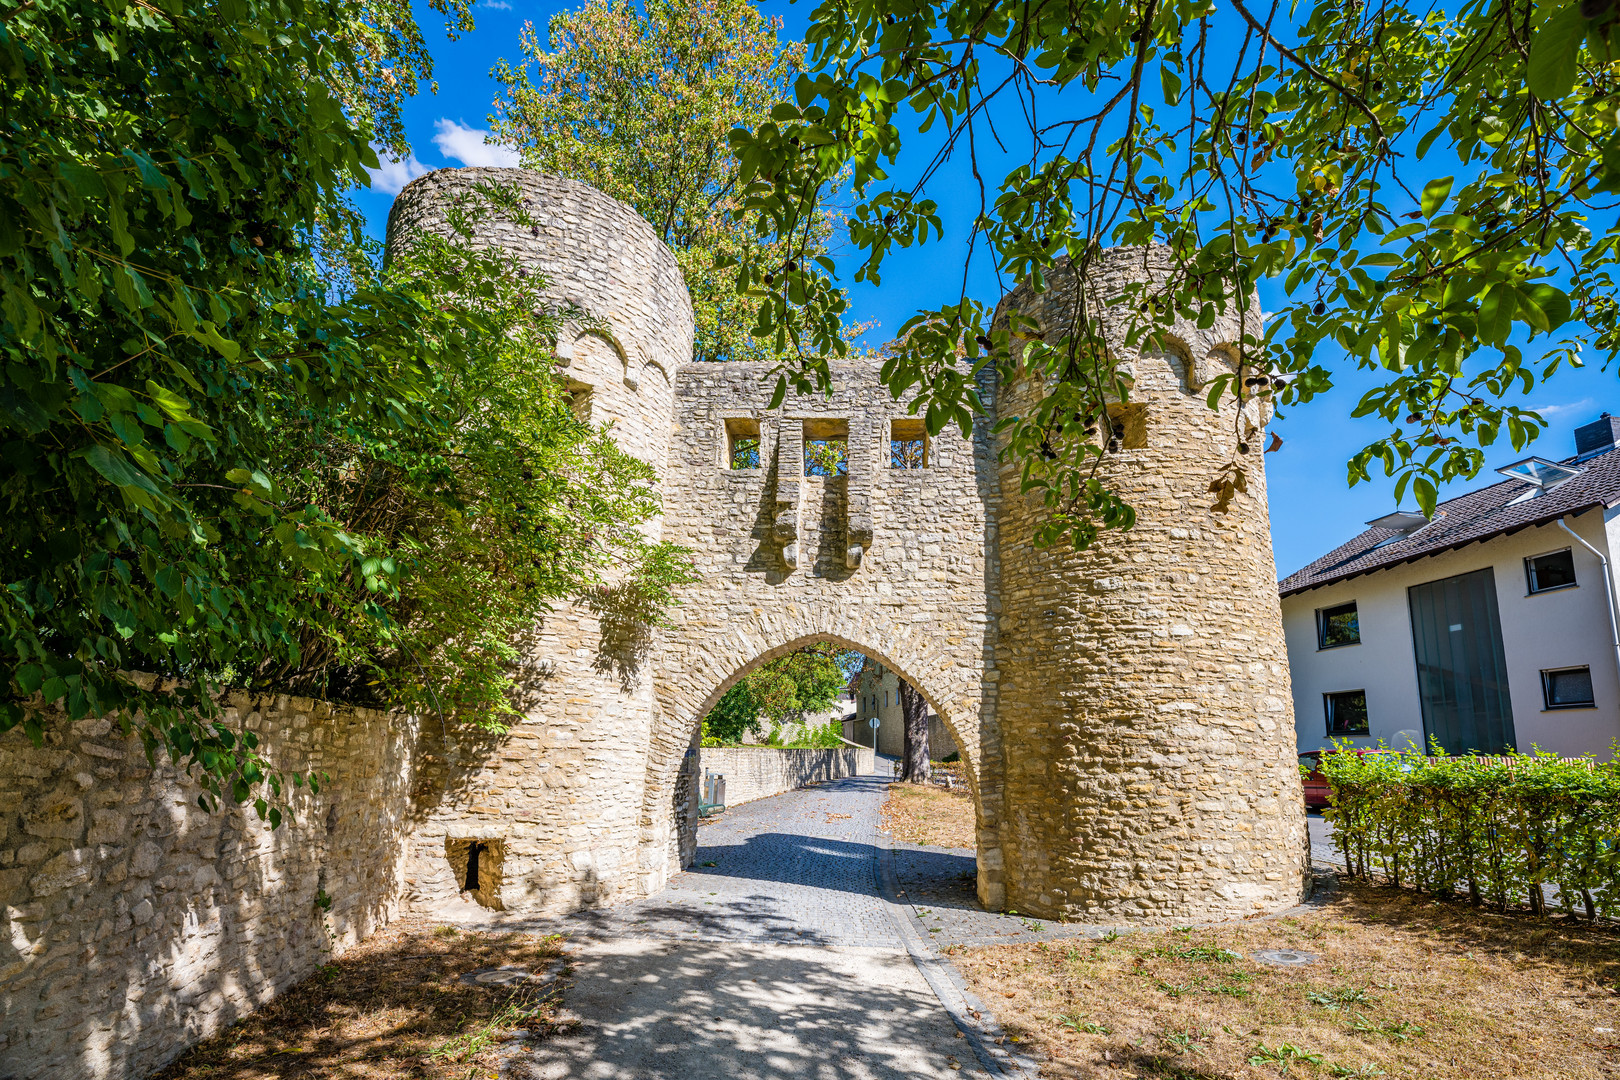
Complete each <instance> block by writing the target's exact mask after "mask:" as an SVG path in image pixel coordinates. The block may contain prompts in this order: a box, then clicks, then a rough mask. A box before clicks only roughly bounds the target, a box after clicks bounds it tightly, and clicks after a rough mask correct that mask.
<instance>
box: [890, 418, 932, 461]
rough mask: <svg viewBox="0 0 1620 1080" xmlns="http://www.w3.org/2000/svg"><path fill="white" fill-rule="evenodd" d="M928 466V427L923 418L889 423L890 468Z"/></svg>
mask: <svg viewBox="0 0 1620 1080" xmlns="http://www.w3.org/2000/svg"><path fill="white" fill-rule="evenodd" d="M927 467H928V429H927V428H926V427H924V426H923V422H922V421H921V420H895V421H892V422H890V424H889V468H891V469H925V468H927Z"/></svg>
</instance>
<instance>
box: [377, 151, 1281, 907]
mask: <svg viewBox="0 0 1620 1080" xmlns="http://www.w3.org/2000/svg"><path fill="white" fill-rule="evenodd" d="M482 180H497V181H500V182H503V183H515V184H517V185H519V186H520V187H521V189H522V190H523V192H524V193H525V196H526V198H527V201H528V205H527V207H526V210H527V212H528V213H529V214H530V215H532V217H533V219H534V220H535V221H537V222H538V223H539V224H538V225H537V226H531V225H518V224H515V223H513V222H510V221H503V220H499V219H492V220H489V221H486V222H485V223H484V224H482V225H481V226H480V227H479V228H480V232H479V238H480V239H481V240H483V241H487V242H489V243H491V244H497V245H500V246H501V247H502V248H504V249H506V250H507V251H509V252H511V253H513V254H515V255H517V256H518V257H519V258H521V259H522V260H523V261H524V262H525V263H527V264H528V265H530V266H532V267H533V268H534V269H535V270H536V271H537V272H538V273H539V274H540V275H542V276H543V277H544V278H545V280H546V282H547V284H546V286H545V288H544V295H543V296H542V297H540V298H539V299H541V300H543V301H544V302H549V303H555V304H559V305H573V306H575V307H577V308H579V309H582V310H583V311H584V312H586V313H587V315H588V317H582V318H581V319H580V320H579V322H578V323H577V324H569V325H568V326H567V327H565V329H564V331H563V333H562V335H561V340H560V341H559V348H558V353H559V356H560V357H561V358H562V359H563V361H564V363H565V364H566V367H565V373H566V377H567V379H568V381H569V385H570V387H571V388H572V389H573V390H574V392H575V394H576V395H577V398H578V400H579V401H580V402H581V407H582V408H588V409H589V410H590V414H591V418H592V419H593V420H595V421H604V420H612V421H613V422H614V424H615V428H614V431H615V434H616V437H617V438H618V439H619V441H620V443H621V444H622V445H624V446H625V447H626V448H627V449H628V450H630V451H631V452H632V453H635V454H637V455H638V456H641V457H643V458H644V459H645V460H647V461H648V462H650V463H651V464H652V465H653V466H654V467H655V469H656V470H657V472H658V474H659V476H660V478H661V484H662V495H663V502H664V508H665V514H664V517H663V519H662V520H661V522H659V523H658V524H657V526H656V528H657V529H659V530H661V533H662V536H663V537H664V538H665V539H669V540H674V541H676V542H678V543H681V544H683V545H685V546H687V547H688V548H690V549H691V550H692V551H693V553H694V557H695V560H696V564H697V570H698V573H699V575H700V580H699V582H698V583H697V584H695V585H693V586H691V587H689V588H687V589H685V590H684V591H683V593H682V597H681V599H682V603H681V605H680V606H679V607H678V608H676V609H675V610H674V611H673V612H672V613H671V618H672V620H673V623H674V627H673V629H670V630H666V631H661V632H659V633H658V634H657V635H656V636H654V637H652V638H650V639H649V638H645V637H643V636H640V635H638V633H637V632H636V631H635V630H634V629H633V628H632V629H628V630H627V629H625V628H622V627H618V626H616V625H614V624H613V622H612V620H611V618H610V619H608V620H606V622H604V620H602V619H599V618H598V617H597V616H596V615H594V614H592V613H591V612H590V611H588V610H586V609H585V608H583V607H571V608H566V609H562V610H559V611H558V612H557V613H556V614H555V615H553V616H552V617H550V618H548V619H547V620H546V622H545V623H544V625H542V626H541V627H539V628H538V629H537V631H536V633H535V634H534V636H533V639H532V641H531V642H530V643H529V650H530V655H531V657H532V664H531V668H530V670H531V671H532V673H533V674H532V691H533V693H532V701H531V703H530V706H529V708H528V710H527V715H526V718H525V721H524V722H523V723H521V724H518V725H516V726H515V727H514V728H513V729H512V731H511V732H510V733H509V735H507V736H504V737H502V738H499V739H490V740H488V741H487V742H485V743H478V742H477V741H476V740H473V741H468V740H456V739H454V738H452V739H451V740H450V741H449V743H448V744H447V745H436V746H430V747H425V748H424V751H425V752H424V753H423V754H422V755H421V756H420V757H419V759H418V760H419V762H420V766H419V773H418V775H419V786H418V790H417V793H416V801H417V805H418V806H419V807H420V808H421V811H422V821H421V824H420V826H419V827H418V828H417V830H416V833H415V836H414V839H413V841H412V849H411V855H410V860H409V870H408V874H407V877H408V880H409V881H410V884H411V887H412V889H413V892H414V897H415V899H417V900H418V901H426V902H432V901H433V900H435V899H436V898H443V897H448V896H450V895H453V894H454V893H455V891H456V890H457V889H458V888H459V887H460V884H461V881H460V877H461V876H463V875H464V871H465V863H466V862H467V860H468V859H469V858H470V857H471V858H478V859H480V860H481V863H480V866H481V867H482V868H483V869H482V870H481V877H480V884H481V887H483V888H484V890H485V891H486V892H490V893H491V895H490V898H489V899H490V902H492V903H498V904H500V905H501V906H504V907H506V908H508V909H519V910H532V911H561V910H567V909H572V908H576V907H580V906H585V905H591V904H600V903H604V902H616V901H620V900H629V899H633V898H636V897H639V896H644V895H648V894H650V893H652V892H655V891H657V890H658V889H659V888H661V887H662V886H663V884H664V883H665V881H666V880H667V879H668V877H669V875H670V874H671V873H673V872H674V871H675V870H677V869H678V868H679V867H680V866H682V865H684V864H685V863H686V862H689V861H690V859H691V853H692V850H693V846H694V842H695V810H696V807H695V798H694V796H695V790H694V784H693V780H694V776H693V761H694V758H693V756H692V753H691V751H692V750H693V748H694V747H695V746H696V744H697V730H698V724H699V721H700V718H701V717H702V716H703V715H704V714H705V713H706V712H707V711H708V710H709V708H710V707H711V706H712V705H713V704H714V703H715V702H716V701H717V700H718V699H719V697H720V695H721V694H723V693H724V692H725V690H726V689H727V688H728V687H729V686H731V685H732V684H733V683H734V682H736V680H737V679H739V678H741V677H742V676H743V675H744V674H746V673H747V671H748V670H749V669H750V668H751V667H753V666H755V665H757V664H759V663H762V662H764V661H765V660H767V659H769V658H770V657H772V656H775V655H779V654H781V653H784V652H787V651H789V650H791V649H794V648H797V647H798V646H800V645H803V644H806V643H808V642H812V641H817V640H831V641H836V642H839V643H842V644H845V645H849V646H852V647H854V648H857V649H860V650H861V651H863V652H865V653H867V654H869V655H871V656H873V657H874V658H876V659H878V660H880V661H882V662H883V663H884V664H885V665H887V666H888V667H890V668H892V669H894V670H896V671H898V672H899V673H900V674H901V675H902V676H903V677H905V678H906V679H907V680H909V681H910V682H912V683H913V684H914V685H916V686H917V687H918V688H919V689H921V690H922V692H923V693H924V694H925V695H926V696H927V698H928V700H929V703H930V704H931V705H932V706H933V707H934V708H935V709H936V710H937V711H938V713H939V715H940V717H941V719H942V720H943V721H944V722H945V723H946V725H948V727H949V728H950V730H951V733H952V736H953V737H954V738H955V740H956V743H957V745H958V746H959V747H960V748H961V750H962V753H963V757H964V758H965V759H966V762H967V773H968V778H969V781H970V783H971V786H972V789H973V794H974V797H975V801H976V805H977V807H978V866H979V871H978V890H979V896H980V898H981V900H983V901H984V903H985V904H986V905H987V906H989V907H992V908H1001V907H1011V908H1015V909H1016V910H1018V911H1020V912H1026V913H1029V914H1032V915H1039V916H1044V917H1067V918H1076V919H1108V920H1116V919H1128V918H1136V919H1144V920H1188V919H1195V918H1219V917H1229V916H1235V915H1246V914H1250V913H1252V912H1256V911H1265V910H1271V909H1275V908H1278V907H1281V906H1284V905H1288V904H1292V903H1295V902H1297V901H1298V900H1299V898H1300V896H1301V894H1302V891H1303V888H1304V885H1305V852H1306V841H1305V835H1304V818H1303V811H1302V805H1303V804H1302V799H1301V793H1300V784H1299V777H1298V773H1297V770H1296V768H1295V757H1294V735H1293V731H1294V728H1293V720H1292V716H1291V715H1290V704H1289V702H1290V695H1289V687H1288V671H1287V665H1286V660H1285V653H1284V650H1283V644H1282V633H1281V624H1280V614H1279V606H1278V600H1277V592H1276V587H1275V576H1274V568H1273V564H1272V558H1271V544H1270V539H1269V534H1268V527H1267V511H1266V503H1265V490H1264V477H1263V474H1262V471H1261V465H1260V458H1259V454H1258V453H1254V454H1250V455H1248V456H1247V457H1244V458H1242V460H1243V461H1244V462H1245V464H1246V465H1247V466H1248V470H1247V491H1246V492H1239V493H1237V494H1236V495H1235V496H1234V497H1233V498H1232V500H1231V506H1230V509H1229V510H1228V511H1227V512H1226V513H1223V514H1215V513H1212V512H1211V510H1210V505H1209V504H1210V498H1211V497H1210V495H1209V494H1208V491H1207V488H1208V485H1209V481H1210V479H1211V477H1213V476H1215V475H1216V474H1217V473H1218V472H1219V471H1220V470H1221V468H1222V467H1223V466H1225V465H1227V464H1228V463H1229V462H1231V461H1233V460H1234V457H1235V451H1236V449H1237V443H1238V442H1239V441H1240V440H1243V439H1245V438H1247V439H1250V440H1252V441H1254V442H1255V443H1256V446H1258V432H1257V430H1256V427H1257V424H1256V422H1255V421H1254V420H1253V419H1245V418H1244V417H1243V416H1241V415H1239V414H1237V413H1236V411H1235V410H1236V406H1234V405H1232V404H1231V403H1230V402H1228V404H1226V405H1223V406H1222V408H1221V410H1220V411H1212V410H1210V409H1208V408H1207V407H1206V406H1205V404H1204V400H1203V399H1204V394H1203V392H1202V389H1201V388H1202V387H1203V384H1204V382H1205V381H1207V379H1208V378H1210V377H1212V369H1223V370H1231V367H1230V365H1229V362H1228V360H1227V359H1226V358H1227V356H1228V355H1229V349H1228V343H1229V342H1230V341H1232V340H1233V339H1235V337H1236V333H1235V331H1234V330H1233V329H1232V327H1230V326H1223V324H1222V323H1220V322H1217V325H1216V328H1215V329H1214V330H1211V331H1200V330H1197V329H1195V328H1193V327H1191V326H1187V327H1184V328H1183V327H1177V330H1178V331H1183V333H1182V336H1180V337H1179V338H1178V339H1176V340H1175V341H1174V342H1173V345H1174V350H1173V351H1172V352H1166V353H1159V354H1142V355H1134V356H1127V354H1126V353H1124V352H1123V351H1120V352H1119V353H1118V355H1119V356H1120V357H1121V358H1122V360H1123V361H1124V362H1125V363H1126V364H1127V365H1128V366H1129V367H1130V369H1131V372H1132V375H1133V377H1134V379H1135V384H1134V386H1135V389H1134V390H1133V393H1132V404H1131V405H1130V406H1129V415H1128V416H1125V417H1122V426H1123V429H1124V430H1123V432H1122V437H1123V440H1124V447H1123V449H1122V450H1121V452H1120V453H1118V454H1116V455H1111V456H1110V458H1109V464H1108V466H1107V469H1108V473H1109V475H1110V477H1111V478H1112V479H1113V480H1114V481H1115V482H1116V483H1118V484H1120V485H1122V487H1123V489H1124V490H1125V491H1126V492H1128V493H1129V496H1130V498H1131V501H1132V503H1133V505H1135V506H1136V508H1137V510H1138V513H1139V524H1138V525H1137V527H1136V528H1135V529H1134V530H1132V531H1131V532H1129V533H1124V534H1109V535H1107V536H1105V537H1104V538H1103V539H1102V540H1101V541H1100V542H1099V543H1098V544H1097V545H1095V546H1094V547H1093V548H1092V549H1091V550H1089V551H1086V552H1081V553H1076V552H1073V551H1057V550H1051V549H1037V548H1035V547H1034V546H1033V545H1032V543H1031V541H1030V535H1031V530H1032V524H1033V522H1034V520H1035V515H1036V512H1037V509H1036V507H1034V506H1033V505H1031V504H1030V502H1029V501H1028V500H1027V499H1025V498H1024V497H1022V496H1020V495H1019V493H1018V483H1017V476H1016V473H1015V472H1013V471H1011V470H1010V468H1009V467H1008V466H1006V465H1003V464H1001V463H1000V462H999V461H998V458H997V452H996V451H997V447H996V438H995V436H994V435H993V434H992V433H991V427H992V421H990V420H980V421H979V422H977V423H976V424H975V427H974V430H973V434H972V436H971V438H966V439H964V438H961V437H960V436H959V435H957V434H955V433H953V432H947V433H946V434H943V435H941V436H939V437H938V438H937V439H934V440H932V442H931V444H930V445H928V446H927V448H926V462H925V465H924V467H922V468H916V469H896V468H891V467H890V440H891V438H913V437H915V434H916V433H915V432H914V431H912V430H911V428H910V426H909V424H908V421H912V418H910V417H909V416H907V414H906V412H905V409H904V407H903V406H902V405H900V404H898V403H896V402H894V401H893V400H892V399H891V398H890V396H889V394H888V392H887V391H886V390H885V389H884V388H883V387H882V386H881V385H880V384H879V382H878V372H877V369H876V367H874V366H873V365H870V364H867V363H864V362H851V363H839V364H835V365H833V392H832V395H831V397H829V398H822V397H815V398H799V399H790V400H788V401H787V402H786V403H785V404H784V405H783V406H782V407H780V408H778V409H775V410H771V409H769V408H768V407H767V406H768V405H769V399H770V391H771V383H770V381H769V380H768V379H767V377H766V376H767V371H766V367H765V365H758V364H745V363H736V364H702V363H693V362H691V349H692V336H693V324H692V312H691V303H690V300H689V298H688V296H687V293H686V290H685V287H684V284H683V282H682V279H681V275H680V271H679V269H678V268H677V266H676V263H675V259H674V257H673V255H672V254H671V253H670V251H669V250H668V249H667V248H666V247H665V246H664V245H663V244H662V243H661V242H660V241H659V240H658V238H657V236H656V235H655V234H654V232H653V230H652V229H651V228H650V227H649V226H648V225H647V224H646V223H645V222H644V221H643V220H642V219H641V218H640V217H639V216H638V215H637V214H636V213H635V211H633V210H631V209H630V208H628V207H626V206H624V205H622V204H620V203H618V202H616V201H614V200H612V199H609V198H607V197H606V196H604V195H602V194H601V193H599V192H597V191H595V190H594V189H592V188H589V187H587V186H585V185H583V184H579V183H575V182H573V181H567V180H560V179H557V178H554V177H549V176H544V175H541V174H538V173H533V172H528V171H524V170H517V169H459V170H445V171H441V172H435V173H430V174H428V175H427V176H425V177H422V178H420V179H418V180H416V181H414V182H413V183H411V184H410V185H409V186H407V187H406V189H405V190H404V191H403V192H402V193H401V194H400V197H399V199H398V201H397V202H396V203H395V206H394V210H393V213H392V215H391V217H390V219H389V243H390V244H391V245H394V244H398V243H400V242H401V241H402V240H403V239H404V238H405V237H407V236H409V235H411V234H412V233H413V232H416V231H420V230H438V229H442V228H443V227H444V213H445V208H446V207H447V206H448V205H449V204H450V202H451V200H452V199H453V198H455V197H456V196H457V195H458V194H462V193H465V192H467V191H469V190H470V189H471V188H472V186H473V185H474V184H475V183H477V182H479V181H482ZM1152 258H1153V255H1152V253H1148V252H1143V251H1120V252H1114V253H1110V254H1109V256H1108V257H1107V258H1105V260H1104V262H1103V273H1104V274H1105V275H1113V276H1114V278H1115V279H1116V280H1118V279H1121V278H1123V277H1124V276H1127V275H1136V276H1139V275H1142V274H1146V273H1150V272H1152V267H1151V265H1150V261H1151V259H1152ZM1108 280H1109V279H1108V278H1107V277H1106V276H1105V278H1104V284H1106V283H1107V281H1108ZM1073 285H1074V283H1073V281H1072V278H1071V279H1065V278H1063V277H1062V275H1057V278H1056V281H1055V283H1054V284H1053V286H1052V288H1051V289H1050V290H1049V291H1048V292H1047V293H1044V294H1042V295H1041V296H1039V297H1035V296H1030V295H1017V294H1015V295H1014V296H1011V297H1009V301H1010V302H1016V303H1017V304H1018V306H1019V309H1020V310H1022V311H1024V312H1025V313H1026V314H1030V315H1034V316H1036V317H1038V318H1041V319H1042V320H1043V322H1047V323H1048V324H1049V325H1057V322H1056V320H1058V319H1059V318H1060V317H1061V316H1060V313H1061V311H1062V310H1063V307H1062V305H1063V304H1064V302H1065V300H1067V299H1070V298H1072V290H1073ZM1003 307H1004V308H1005V307H1006V302H1004V304H1003ZM1223 365H1224V367H1223ZM1020 391H1021V387H1020V385H1019V384H1014V385H1012V386H1010V387H1006V388H1003V389H1002V390H1001V392H1000V393H999V394H997V395H995V399H996V401H997V404H996V408H998V409H1009V408H1016V407H1017V405H1018V403H1019V400H1020V397H1021V392H1020ZM806 438H810V439H843V440H847V460H848V475H847V476H841V477H832V478H818V477H811V476H806V475H805V472H806V470H805V467H804V441H805V439H806ZM747 440H758V442H757V446H758V448H759V453H758V467H757V468H736V467H733V466H734V465H736V464H745V465H746V464H751V462H750V461H749V460H747V455H734V454H733V450H734V449H735V448H737V444H738V443H739V441H741V442H742V446H744V447H751V446H752V445H753V444H752V443H750V442H747ZM427 727H428V728H430V729H432V728H434V725H431V724H430V725H427ZM432 734H434V735H436V734H437V732H436V731H434V732H432ZM469 852H475V854H471V855H470V854H469ZM458 860H459V861H458ZM492 868H494V869H492ZM497 872H498V875H499V876H498V879H496V878H494V877H493V876H492V875H493V874H495V873H497ZM492 880H498V885H497V886H495V887H493V889H492V887H491V886H490V885H489V884H488V883H489V882H490V881H492Z"/></svg>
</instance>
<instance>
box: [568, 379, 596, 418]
mask: <svg viewBox="0 0 1620 1080" xmlns="http://www.w3.org/2000/svg"><path fill="white" fill-rule="evenodd" d="M563 395H564V396H565V397H566V398H567V399H568V409H569V411H570V412H572V413H573V414H574V418H575V419H577V420H579V421H580V423H583V424H588V423H590V422H591V384H590V383H582V382H579V381H577V380H575V379H569V380H568V382H567V384H566V385H565V386H564V387H563Z"/></svg>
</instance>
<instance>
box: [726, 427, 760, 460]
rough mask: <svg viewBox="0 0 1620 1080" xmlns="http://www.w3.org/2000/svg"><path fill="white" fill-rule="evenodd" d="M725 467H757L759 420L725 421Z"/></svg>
mask: <svg viewBox="0 0 1620 1080" xmlns="http://www.w3.org/2000/svg"><path fill="white" fill-rule="evenodd" d="M726 468H728V469H757V468H759V421H758V420H727V421H726Z"/></svg>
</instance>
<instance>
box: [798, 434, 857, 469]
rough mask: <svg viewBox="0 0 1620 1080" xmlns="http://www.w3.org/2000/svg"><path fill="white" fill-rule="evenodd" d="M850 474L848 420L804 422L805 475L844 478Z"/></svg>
mask: <svg viewBox="0 0 1620 1080" xmlns="http://www.w3.org/2000/svg"><path fill="white" fill-rule="evenodd" d="M848 472H849V421H848V420H806V421H805V422H804V475H806V476H843V475H845V474H847V473H848Z"/></svg>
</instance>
